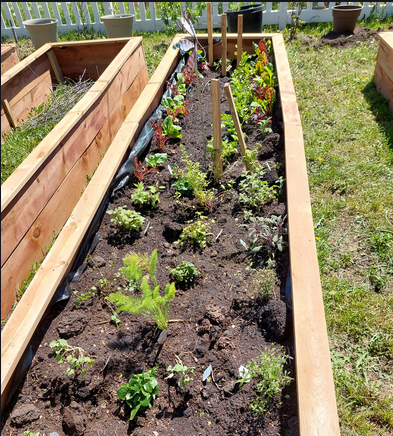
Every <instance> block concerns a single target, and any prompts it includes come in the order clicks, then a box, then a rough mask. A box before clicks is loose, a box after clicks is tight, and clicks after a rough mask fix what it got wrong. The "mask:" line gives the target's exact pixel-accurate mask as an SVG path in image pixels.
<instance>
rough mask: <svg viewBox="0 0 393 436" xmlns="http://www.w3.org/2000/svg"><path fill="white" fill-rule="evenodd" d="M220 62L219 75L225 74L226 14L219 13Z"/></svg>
mask: <svg viewBox="0 0 393 436" xmlns="http://www.w3.org/2000/svg"><path fill="white" fill-rule="evenodd" d="M221 40H222V64H221V75H222V76H226V75H227V14H225V13H223V14H221Z"/></svg>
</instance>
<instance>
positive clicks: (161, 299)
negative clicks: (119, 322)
mask: <svg viewBox="0 0 393 436" xmlns="http://www.w3.org/2000/svg"><path fill="white" fill-rule="evenodd" d="M132 262H134V263H135V261H134V260H131V263H132ZM131 267H132V268H134V269H135V270H137V265H135V264H134V265H131ZM156 269H157V250H154V251H153V253H152V255H151V257H150V261H149V268H148V275H147V276H143V277H142V280H141V283H140V286H139V287H140V289H141V291H142V296H141V297H138V296H136V295H130V296H129V295H124V294H123V293H121V292H116V293H114V294H110V295H109V296H108V297H107V298H108V300H109V301H110V302H111V303H112V304H114V305H116V306H119V307H118V311H119V312H123V311H126V312H130V313H134V314H137V315H140V314H141V315H143V316H145V317H146V318H148V319H150V320H152V321H154V322H155V323H156V324H157V327H158V328H159V329H160V330H166V329H167V328H168V323H169V319H170V316H171V310H172V301H173V298H174V297H175V293H176V288H175V284H174V283H170V284H167V285H166V287H165V291H164V296H161V295H160V285H158V284H157V279H156V276H155V273H156ZM149 281H151V282H152V286H151V285H150V284H149Z"/></svg>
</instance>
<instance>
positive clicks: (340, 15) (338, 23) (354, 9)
mask: <svg viewBox="0 0 393 436" xmlns="http://www.w3.org/2000/svg"><path fill="white" fill-rule="evenodd" d="M361 10H362V6H356V5H339V6H333V7H332V14H333V32H336V33H344V32H351V33H353V31H354V30H355V26H356V22H357V20H358V17H359V15H360V12H361Z"/></svg>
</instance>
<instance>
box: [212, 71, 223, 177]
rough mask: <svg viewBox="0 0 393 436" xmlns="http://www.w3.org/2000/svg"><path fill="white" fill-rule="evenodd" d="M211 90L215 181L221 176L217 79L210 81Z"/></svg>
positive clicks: (218, 82)
mask: <svg viewBox="0 0 393 436" xmlns="http://www.w3.org/2000/svg"><path fill="white" fill-rule="evenodd" d="M211 88H212V109H213V149H214V178H215V180H216V181H217V180H218V179H219V178H221V176H222V159H221V155H222V139H221V109H220V81H219V80H218V79H212V80H211Z"/></svg>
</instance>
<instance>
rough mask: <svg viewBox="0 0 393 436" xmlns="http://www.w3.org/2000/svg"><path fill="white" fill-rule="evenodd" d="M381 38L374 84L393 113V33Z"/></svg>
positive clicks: (381, 35) (381, 34)
mask: <svg viewBox="0 0 393 436" xmlns="http://www.w3.org/2000/svg"><path fill="white" fill-rule="evenodd" d="M379 38H380V39H379V49H378V55H377V64H376V66H375V73H374V83H375V85H376V86H377V89H378V91H379V92H380V93H381V94H382V95H383V96H385V97H386V98H387V99H388V100H389V107H390V109H391V110H392V111H393V32H381V33H380V34H379Z"/></svg>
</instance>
